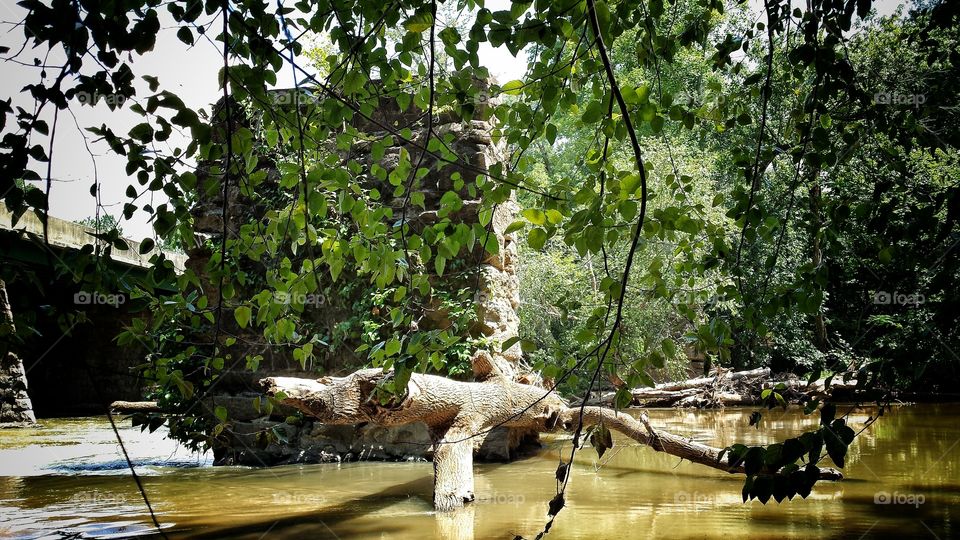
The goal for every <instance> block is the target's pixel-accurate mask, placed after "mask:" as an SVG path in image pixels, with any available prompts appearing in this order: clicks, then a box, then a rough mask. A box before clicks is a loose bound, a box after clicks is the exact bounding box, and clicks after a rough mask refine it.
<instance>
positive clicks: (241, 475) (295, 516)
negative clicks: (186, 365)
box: [0, 404, 960, 540]
mask: <svg viewBox="0 0 960 540" xmlns="http://www.w3.org/2000/svg"><path fill="white" fill-rule="evenodd" d="M844 410H845V409H844V408H841V412H844ZM750 412H752V409H726V410H724V411H684V410H653V411H650V416H651V420H652V422H653V424H654V425H658V426H663V427H664V428H666V429H668V430H670V431H672V432H674V433H678V434H684V435H687V436H690V437H693V438H695V439H696V440H698V441H701V442H705V443H709V444H713V445H716V446H725V445H727V444H730V443H733V442H745V443H748V444H749V443H761V442H772V441H773V440H776V439H783V438H785V437H789V436H792V435H796V434H798V433H801V432H802V431H804V429H805V428H806V427H808V426H811V425H813V424H814V423H815V419H814V418H813V417H805V416H803V414H802V413H800V412H799V411H793V410H791V411H786V412H781V411H774V412H768V413H766V415H765V418H764V421H763V425H762V429H761V430H757V429H755V428H753V427H750V426H749V422H748V417H749V414H750ZM869 414H870V411H869V410H857V411H855V412H853V413H852V414H851V416H850V420H851V422H852V423H853V424H854V425H855V426H856V425H858V424H862V422H864V421H865V420H866V418H867V416H868V415H869ZM121 434H122V436H123V439H124V441H125V442H126V443H127V446H128V451H129V452H130V455H131V458H132V459H133V461H134V462H135V464H136V466H137V470H138V472H139V473H140V474H141V475H142V480H143V484H144V488H145V490H146V492H147V494H148V496H149V498H150V501H151V502H152V504H153V506H154V510H155V511H156V514H157V518H158V519H159V521H160V523H161V524H162V525H163V526H164V529H165V532H166V534H167V536H168V537H170V538H243V539H247V538H248V539H252V540H258V539H261V538H262V539H293V538H334V539H336V538H343V539H348V538H349V539H352V538H364V539H382V538H401V539H408V538H409V539H421V538H450V539H457V540H460V539H463V540H469V539H481V538H513V537H514V536H516V535H522V536H524V537H526V538H533V537H534V536H535V535H536V534H537V532H538V531H539V530H540V529H541V528H542V526H543V524H544V522H545V513H546V508H547V501H549V499H550V498H551V497H552V495H553V494H554V492H555V491H554V490H555V481H554V471H555V469H556V466H557V462H558V456H559V452H560V451H563V452H564V453H565V454H566V453H567V452H569V446H570V445H569V440H568V439H562V438H550V439H546V440H545V441H544V443H545V445H544V448H543V450H542V451H540V452H539V453H538V454H536V455H534V456H531V457H528V458H526V459H523V460H520V461H516V462H513V463H504V464H499V463H482V464H478V465H477V466H476V471H477V478H476V494H477V499H478V500H477V501H476V502H475V503H474V504H472V505H470V506H469V507H468V508H467V509H464V510H462V511H459V512H455V513H452V514H437V513H435V512H433V510H432V508H431V504H430V500H431V473H432V470H431V465H430V464H429V463H376V462H360V463H345V464H321V465H290V466H282V467H274V468H263V469H256V468H247V467H212V466H211V464H210V459H209V457H208V456H199V455H196V454H191V453H190V452H188V451H186V450H184V449H183V448H180V447H178V446H177V445H176V444H175V443H174V442H172V441H169V440H166V439H165V438H164V437H163V433H162V432H161V431H158V432H156V433H154V434H149V433H141V432H140V431H139V429H131V428H129V427H126V428H123V429H122V430H121ZM844 472H845V474H846V476H847V478H846V479H845V480H844V481H842V482H839V483H819V484H818V485H817V486H816V487H815V488H814V492H813V493H812V494H811V495H810V497H809V498H807V499H805V500H803V499H799V498H797V499H794V500H793V501H785V502H783V503H781V504H777V503H775V502H773V501H771V502H769V503H767V504H766V505H762V504H760V503H759V502H757V501H753V502H751V503H747V504H744V503H743V502H742V501H741V497H740V488H741V485H742V481H741V479H740V478H739V477H737V476H733V475H728V474H725V473H722V472H719V471H714V470H711V469H707V468H705V467H702V466H699V465H695V464H690V463H686V462H683V463H681V462H680V461H679V460H678V459H676V458H674V457H671V456H666V455H663V454H659V453H656V452H654V451H652V450H651V449H649V448H646V447H641V446H637V445H636V444H634V443H632V442H631V441H628V440H624V439H623V438H622V437H617V438H616V446H615V447H614V448H613V449H612V450H610V451H609V452H608V454H607V455H605V456H604V457H603V459H602V460H598V459H597V454H596V452H595V451H593V450H592V449H590V448H587V449H584V450H583V451H581V452H580V453H578V456H577V464H576V467H575V470H574V474H573V478H572V481H571V486H570V488H569V491H568V495H567V506H566V508H565V509H564V510H563V512H561V513H560V515H559V516H558V518H557V520H556V523H555V524H554V526H553V528H552V530H551V531H550V534H549V535H548V536H547V537H546V538H548V539H549V538H557V539H564V538H570V539H573V538H583V539H590V540H595V539H603V538H718V539H720V538H723V539H737V538H891V537H897V538H931V539H946V538H952V537H955V536H956V537H960V522H958V520H960V405H957V404H936V405H913V406H903V407H897V408H895V409H894V410H892V411H890V412H888V414H886V415H885V416H884V417H882V418H881V419H880V421H879V422H877V423H875V424H874V425H872V426H870V427H869V428H868V429H867V430H866V431H865V432H864V433H863V434H862V435H861V436H860V437H859V438H858V439H857V440H856V441H855V442H854V444H853V445H852V446H851V449H850V455H849V457H848V464H847V467H846V469H845V471H844ZM151 527H152V526H151V522H150V518H149V515H148V514H147V511H146V508H145V506H144V504H143V500H142V499H141V497H140V494H139V492H138V491H137V488H136V485H135V484H134V482H133V480H132V479H131V477H130V474H129V470H128V469H127V468H126V462H125V461H124V460H123V458H122V455H121V454H120V451H119V447H118V446H117V443H116V441H115V439H114V436H113V433H112V431H111V430H110V427H109V424H108V423H107V420H106V418H105V417H94V418H80V419H57V420H44V421H41V423H40V424H39V426H37V427H36V428H31V429H19V430H11V429H7V430H0V537H13V538H39V537H44V538H87V537H98V538H127V537H130V536H135V535H143V536H150V535H152V534H154V533H155V531H154V530H153V529H152V528H151Z"/></svg>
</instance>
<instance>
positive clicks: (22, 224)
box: [0, 206, 187, 273]
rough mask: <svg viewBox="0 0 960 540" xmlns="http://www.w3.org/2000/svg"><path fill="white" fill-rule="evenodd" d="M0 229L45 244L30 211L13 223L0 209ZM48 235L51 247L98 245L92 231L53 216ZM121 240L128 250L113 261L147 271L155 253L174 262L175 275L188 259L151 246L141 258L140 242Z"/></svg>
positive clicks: (113, 255)
mask: <svg viewBox="0 0 960 540" xmlns="http://www.w3.org/2000/svg"><path fill="white" fill-rule="evenodd" d="M0 230H2V231H11V232H16V233H19V234H20V235H21V238H22V241H24V242H31V241H39V242H41V243H42V242H43V241H44V240H43V224H42V223H41V222H40V220H39V219H37V216H35V215H33V213H30V212H28V213H25V214H23V215H22V216H20V219H19V220H17V223H16V224H14V223H13V214H11V213H10V211H9V210H7V209H6V207H4V206H0ZM47 233H48V237H47V239H46V241H47V242H48V243H49V244H50V247H51V248H58V249H73V250H77V249H80V248H82V247H83V246H85V245H87V244H94V243H96V242H98V240H97V239H96V238H94V237H93V236H92V235H93V234H95V233H96V231H95V230H94V229H92V228H90V227H86V226H83V225H80V224H77V223H74V222H72V221H67V220H64V219H60V218H56V217H53V216H49V217H48V218H47ZM124 241H125V242H126V243H127V245H128V246H129V249H125V250H117V249H114V250H112V253H111V258H112V259H113V260H114V261H116V262H119V263H123V264H126V265H130V266H136V267H139V268H149V267H151V266H152V265H151V264H150V258H151V257H153V256H154V255H156V254H158V253H163V254H164V255H165V256H166V258H167V259H169V260H170V261H171V262H173V267H174V268H175V269H176V270H177V272H178V273H179V272H182V271H183V269H184V263H185V262H186V260H187V256H186V255H184V254H183V253H177V252H174V251H166V250H161V249H159V248H157V247H154V248H153V249H152V250H150V251H148V252H147V253H144V254H142V255H141V254H140V242H137V241H135V240H130V239H126V238H125V239H124Z"/></svg>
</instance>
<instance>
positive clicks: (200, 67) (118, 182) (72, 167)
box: [0, 0, 900, 240]
mask: <svg viewBox="0 0 960 540" xmlns="http://www.w3.org/2000/svg"><path fill="white" fill-rule="evenodd" d="M510 3H511V2H510V0H492V1H488V2H487V3H486V4H487V7H488V8H490V9H491V10H493V11H496V10H500V9H509V6H510ZM899 3H900V2H899V1H897V0H879V1H878V2H876V8H877V10H878V11H880V12H881V13H884V14H886V13H891V12H893V11H895V9H896V6H897V5H898V4H899ZM753 4H757V5H762V4H761V3H760V1H759V0H751V5H753ZM160 12H161V13H162V14H164V15H166V10H160ZM25 13H26V12H25V10H23V9H22V8H20V7H19V6H16V5H15V4H13V2H10V1H8V0H0V20H2V21H4V23H3V24H2V26H0V46H7V47H10V48H11V50H12V51H16V50H18V49H19V48H20V46H21V41H20V39H22V38H21V36H22V30H21V29H20V28H16V27H14V26H13V24H12V23H15V22H19V21H20V20H22V18H23V16H24V15H25ZM207 20H208V19H201V22H206V21H207ZM161 23H162V25H163V28H161V30H160V33H159V35H158V36H157V44H156V46H155V48H154V50H153V51H152V52H150V53H148V54H146V55H145V56H142V57H135V58H134V59H133V62H131V64H132V67H133V69H134V71H135V72H136V73H137V74H138V75H142V74H151V75H155V76H157V77H158V78H159V80H160V84H161V88H166V89H169V90H171V91H173V92H176V93H177V94H178V95H179V96H180V97H181V98H182V99H183V100H184V102H185V103H186V104H187V105H189V106H191V107H194V108H195V109H201V108H208V107H209V105H210V104H211V103H213V102H215V101H216V100H217V97H218V96H219V87H218V84H217V72H218V69H219V67H220V65H221V63H222V57H221V51H220V49H219V45H214V44H212V43H210V42H208V41H206V40H205V39H202V38H198V40H197V43H196V44H195V45H194V46H193V47H188V46H187V45H185V44H183V43H182V42H181V41H180V40H179V39H177V37H176V30H177V28H176V27H175V26H174V24H173V21H172V19H170V18H169V16H168V15H167V19H166V20H164V19H163V18H161ZM218 24H219V23H218ZM218 28H219V27H218ZM18 38H19V39H18ZM44 52H45V51H44V50H41V49H36V50H33V49H30V48H29V47H28V49H27V50H25V51H24V52H23V54H21V55H20V57H19V58H18V59H19V60H21V61H23V62H26V63H27V64H32V62H33V59H34V57H37V56H38V57H40V58H41V59H42V57H43V54H44ZM480 57H481V61H482V62H483V64H484V65H486V66H487V67H488V68H489V69H490V72H491V75H493V76H495V77H496V78H497V79H498V80H499V81H500V82H506V81H509V80H513V79H520V78H522V76H523V73H524V71H525V69H526V62H525V57H524V54H523V53H521V54H520V55H519V57H518V58H515V57H513V56H512V55H511V54H510V53H509V51H507V50H506V48H505V47H501V48H499V49H494V48H492V47H490V45H489V44H488V43H484V44H482V45H481V47H480ZM58 61H62V59H60V58H54V57H53V56H51V57H50V58H48V59H47V63H48V65H49V66H51V67H50V68H49V69H47V70H46V71H47V72H46V75H47V76H48V77H52V76H55V73H56V71H55V70H56V69H57V67H55V66H57V63H58ZM0 66H2V70H3V72H2V73H3V77H2V80H0V89H2V90H0V97H3V98H5V97H8V96H12V97H13V98H14V105H15V106H16V105H20V106H22V107H24V108H28V107H29V108H32V100H29V99H24V96H23V95H21V94H20V90H21V89H22V88H23V87H24V86H25V85H27V84H30V83H34V82H36V81H37V80H38V78H39V77H40V76H41V71H42V70H41V69H40V68H37V67H33V66H32V65H27V66H22V65H18V64H15V63H12V62H3V63H0ZM292 81H293V79H292V70H291V69H289V66H286V68H285V69H284V70H283V71H282V72H281V73H280V78H279V81H278V86H280V87H289V86H293V84H292ZM139 82H140V83H142V84H140V85H139V86H138V95H140V96H145V95H149V91H148V88H147V87H146V83H144V82H143V81H139ZM67 87H69V84H68V86H67ZM71 109H72V110H73V112H74V113H75V115H76V120H75V119H74V117H73V116H72V115H71V114H70V113H68V112H67V111H62V112H61V114H60V115H59V118H58V122H57V128H56V135H55V136H56V138H55V144H54V150H53V165H52V168H51V178H52V179H53V182H52V189H51V201H50V206H51V210H50V214H51V215H53V216H56V217H60V218H63V219H67V220H73V221H75V220H80V219H83V218H85V217H89V216H92V215H94V213H95V208H96V205H95V201H94V198H93V197H92V196H91V195H90V187H91V185H92V183H93V179H94V172H95V171H96V175H97V176H98V178H99V180H100V184H101V191H100V193H101V199H102V202H103V205H104V207H105V209H106V211H107V212H108V213H111V214H113V215H115V216H117V217H120V215H121V214H122V209H123V204H124V203H125V202H128V199H127V197H126V195H125V194H124V193H125V191H126V189H127V186H128V185H130V184H131V183H135V181H134V180H133V179H130V178H128V177H127V175H126V173H125V171H124V168H125V165H126V159H125V158H122V157H119V156H116V155H114V154H113V153H112V152H111V151H110V150H109V149H108V148H107V147H106V145H105V144H98V143H94V142H93V138H95V136H93V135H92V134H90V133H87V132H85V131H81V130H80V129H78V127H77V125H79V126H80V127H81V128H85V127H87V126H99V125H101V124H104V123H106V124H108V125H109V126H110V127H111V128H112V129H113V130H114V132H117V133H126V131H127V130H128V129H129V128H130V127H132V126H133V125H135V124H137V123H139V122H140V121H142V118H141V117H140V116H138V115H136V114H134V113H132V112H131V111H129V110H127V109H126V108H120V109H119V110H117V111H110V109H109V108H108V107H107V106H106V105H105V104H102V103H101V104H99V105H97V106H95V107H90V106H82V107H80V106H73V107H71ZM46 113H48V114H45V115H44V119H45V120H46V121H47V123H48V124H49V125H50V126H51V127H52V126H53V125H54V122H53V115H52V111H50V110H48V111H46ZM84 135H86V136H87V138H88V139H89V140H88V141H87V144H89V145H90V150H91V151H92V153H93V156H92V157H91V155H90V152H88V151H87V148H86V146H85V140H84ZM33 142H35V143H39V144H43V145H44V146H47V144H48V141H47V140H41V139H37V140H35V141H33ZM167 143H168V144H170V148H163V147H160V148H159V149H160V150H161V151H163V152H169V150H170V149H172V148H173V146H174V145H176V144H181V145H183V144H185V141H184V139H183V138H179V139H178V138H177V137H176V135H175V136H173V137H171V139H170V141H167ZM94 161H95V166H94ZM36 170H37V171H38V172H40V173H41V176H45V172H46V171H45V167H43V168H37V169H36ZM137 187H138V188H139V185H138V186H137ZM155 197H156V198H155V199H154V200H153V204H154V205H157V204H160V203H162V202H163V201H164V199H163V198H162V197H163V196H162V195H157V196H155ZM145 202H148V201H146V200H143V199H141V200H140V201H138V203H140V205H141V206H142V204H143V203H145ZM148 218H149V216H148V215H147V214H146V213H145V212H142V211H141V212H139V213H138V214H136V215H134V217H133V219H131V220H130V221H123V222H122V223H121V226H122V228H123V231H124V234H125V236H127V237H130V238H132V239H134V240H140V239H142V238H144V237H148V236H151V237H152V236H153V232H152V227H151V226H150V224H149V223H148V221H147V220H148Z"/></svg>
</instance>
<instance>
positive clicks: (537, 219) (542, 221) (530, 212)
mask: <svg viewBox="0 0 960 540" xmlns="http://www.w3.org/2000/svg"><path fill="white" fill-rule="evenodd" d="M520 215H521V216H523V217H525V218H527V221H529V222H530V223H533V224H534V225H546V224H547V215H546V214H544V213H543V210H538V209H536V208H528V209H526V210H524V211H522V212H520Z"/></svg>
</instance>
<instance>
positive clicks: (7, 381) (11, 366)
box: [0, 280, 37, 426]
mask: <svg viewBox="0 0 960 540" xmlns="http://www.w3.org/2000/svg"><path fill="white" fill-rule="evenodd" d="M15 331H16V328H15V327H14V324H13V312H12V311H11V310H10V301H9V298H7V286H6V284H5V283H4V282H3V280H0V340H2V346H0V425H8V426H10V425H13V426H16V425H25V424H33V423H35V422H36V421H37V419H36V418H35V417H34V415H33V405H32V403H31V402H30V396H29V395H27V373H26V371H24V369H23V361H22V360H20V358H19V357H18V356H17V355H15V354H13V352H12V351H10V350H8V349H9V338H10V337H11V336H13V334H14V332H15Z"/></svg>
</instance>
